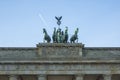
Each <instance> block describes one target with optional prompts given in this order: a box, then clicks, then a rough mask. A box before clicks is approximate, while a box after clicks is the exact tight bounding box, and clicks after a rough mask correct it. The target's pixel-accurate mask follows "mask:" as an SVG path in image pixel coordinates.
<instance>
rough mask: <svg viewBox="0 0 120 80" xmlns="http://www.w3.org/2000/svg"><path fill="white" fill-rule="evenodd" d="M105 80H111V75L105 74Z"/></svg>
mask: <svg viewBox="0 0 120 80" xmlns="http://www.w3.org/2000/svg"><path fill="white" fill-rule="evenodd" d="M103 78H104V80H111V75H110V74H105V75H103Z"/></svg>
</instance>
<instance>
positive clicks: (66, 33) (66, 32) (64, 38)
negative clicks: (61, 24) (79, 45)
mask: <svg viewBox="0 0 120 80" xmlns="http://www.w3.org/2000/svg"><path fill="white" fill-rule="evenodd" d="M67 42H68V27H66V29H65V33H64V35H63V43H67Z"/></svg>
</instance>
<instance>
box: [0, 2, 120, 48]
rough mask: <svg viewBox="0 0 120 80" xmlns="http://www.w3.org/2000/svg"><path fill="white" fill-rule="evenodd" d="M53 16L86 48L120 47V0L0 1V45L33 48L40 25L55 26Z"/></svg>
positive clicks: (49, 29)
mask: <svg viewBox="0 0 120 80" xmlns="http://www.w3.org/2000/svg"><path fill="white" fill-rule="evenodd" d="M39 14H40V15H42V16H43V18H44V20H45V23H44V22H43V21H42V20H41V18H40V17H39ZM55 16H63V18H62V24H61V28H62V30H64V29H65V26H68V28H69V35H70V36H71V35H72V34H73V33H74V30H75V29H76V28H77V27H78V28H79V34H78V36H79V42H82V43H83V44H85V46H86V47H120V0H0V46H1V47H35V46H36V44H37V43H39V42H43V32H42V29H43V28H46V29H47V32H48V34H49V35H50V36H52V32H53V28H54V27H56V28H58V26H57V24H56V20H55V18H54V17H55Z"/></svg>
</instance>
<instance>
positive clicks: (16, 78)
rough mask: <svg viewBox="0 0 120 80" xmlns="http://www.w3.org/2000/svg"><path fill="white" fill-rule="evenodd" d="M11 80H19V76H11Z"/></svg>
mask: <svg viewBox="0 0 120 80" xmlns="http://www.w3.org/2000/svg"><path fill="white" fill-rule="evenodd" d="M9 80H18V76H16V75H10V76H9Z"/></svg>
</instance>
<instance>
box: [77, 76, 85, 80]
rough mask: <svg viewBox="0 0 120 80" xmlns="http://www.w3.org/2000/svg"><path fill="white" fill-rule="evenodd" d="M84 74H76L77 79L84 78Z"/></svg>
mask: <svg viewBox="0 0 120 80" xmlns="http://www.w3.org/2000/svg"><path fill="white" fill-rule="evenodd" d="M83 78H84V75H76V80H83Z"/></svg>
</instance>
